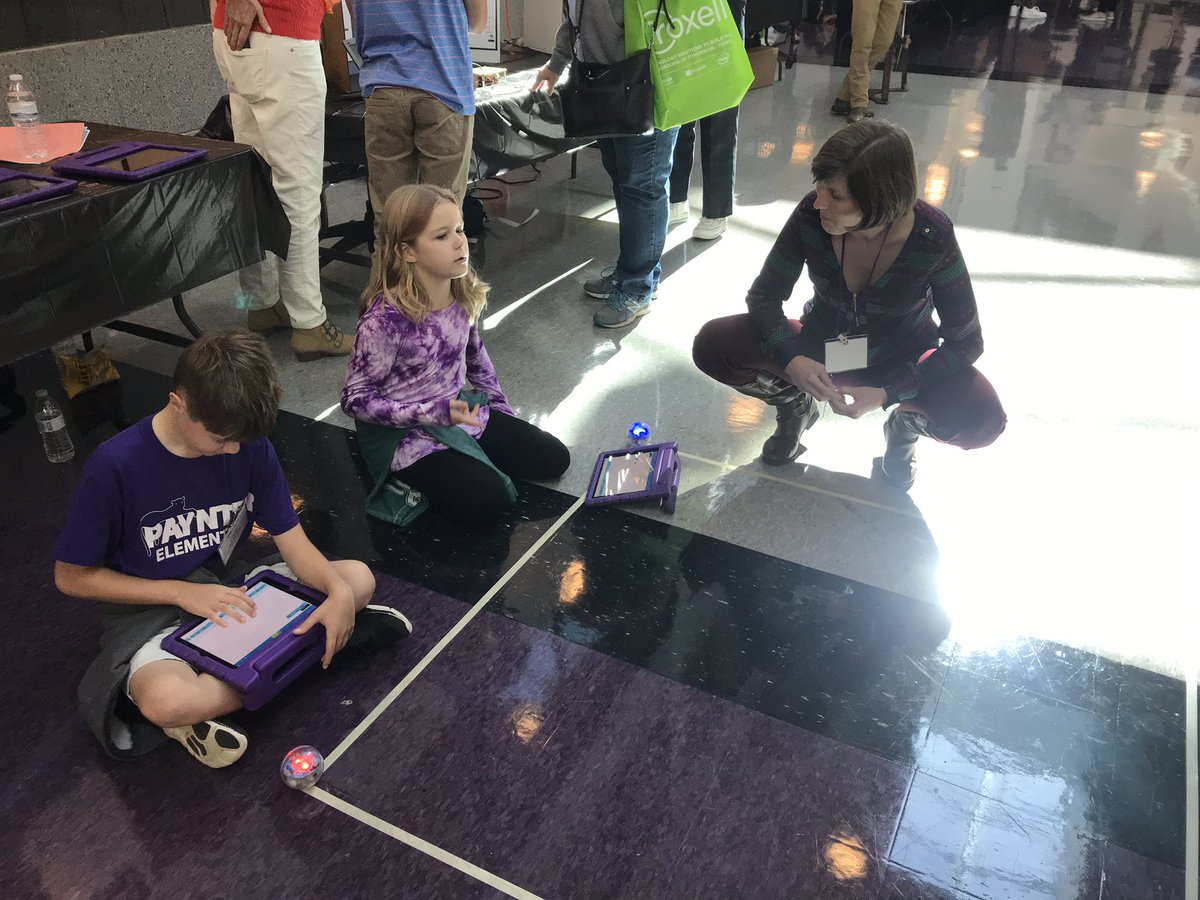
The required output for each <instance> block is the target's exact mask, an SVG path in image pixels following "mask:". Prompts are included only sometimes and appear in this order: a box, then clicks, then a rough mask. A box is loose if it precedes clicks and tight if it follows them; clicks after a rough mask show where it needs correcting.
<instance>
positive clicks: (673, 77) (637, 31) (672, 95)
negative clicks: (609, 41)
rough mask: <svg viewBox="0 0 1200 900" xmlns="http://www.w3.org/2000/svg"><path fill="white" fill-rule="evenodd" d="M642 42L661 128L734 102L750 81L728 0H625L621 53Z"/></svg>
mask: <svg viewBox="0 0 1200 900" xmlns="http://www.w3.org/2000/svg"><path fill="white" fill-rule="evenodd" d="M639 24H640V26H641V27H638V25H639ZM656 25H657V28H656V27H655V26H656ZM647 48H649V50H650V77H651V78H652V79H653V81H654V127H655V128H657V129H659V130H660V131H663V130H666V129H667V128H674V127H675V126H676V125H683V124H685V123H687V122H695V121H696V120H697V119H703V118H704V117H705V116H711V115H712V114H713V113H719V112H721V111H722V110H726V109H729V108H731V107H734V106H737V105H738V104H739V103H741V102H742V98H743V97H745V96H746V91H748V90H750V84H751V82H753V81H754V71H753V69H751V68H750V59H749V57H747V56H746V47H745V43H744V42H743V40H742V36H741V35H740V34H738V27H737V22H735V21H734V19H733V13H732V12H731V11H730V9H729V3H728V2H727V0H625V54H626V55H627V56H628V55H630V54H632V53H634V52H636V51H638V50H645V49H647Z"/></svg>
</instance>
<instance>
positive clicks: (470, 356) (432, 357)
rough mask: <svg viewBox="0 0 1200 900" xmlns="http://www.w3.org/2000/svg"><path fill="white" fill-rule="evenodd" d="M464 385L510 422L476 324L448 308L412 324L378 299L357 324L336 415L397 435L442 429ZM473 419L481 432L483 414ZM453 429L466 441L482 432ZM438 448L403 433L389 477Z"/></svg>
mask: <svg viewBox="0 0 1200 900" xmlns="http://www.w3.org/2000/svg"><path fill="white" fill-rule="evenodd" d="M468 381H469V382H470V383H471V385H473V386H474V387H475V389H476V390H480V391H485V392H486V393H487V394H488V395H489V396H490V397H491V398H492V399H491V404H490V406H491V408H492V409H498V410H500V411H501V412H503V413H508V414H509V415H513V411H512V407H511V406H509V405H508V398H507V397H505V396H504V391H502V390H500V383H499V382H498V381H497V380H496V369H495V367H494V366H492V360H491V358H490V357H489V356H488V353H487V350H486V349H484V346H483V338H482V337H481V336H480V334H479V325H478V324H475V325H472V324H471V323H470V322H469V321H468V319H467V312H466V310H464V309H463V308H462V307H461V306H459V305H458V304H457V303H451V304H450V305H449V306H447V307H446V308H445V309H441V310H438V311H437V312H433V313H430V314H429V315H428V316H427V317H426V318H425V321H424V322H422V323H421V324H419V325H418V324H417V323H416V322H413V321H412V320H411V319H409V318H408V316H406V315H404V313H402V312H400V310H398V309H397V308H396V307H395V306H393V305H392V304H391V303H389V302H387V300H385V299H384V298H383V297H382V295H381V296H380V297H378V298H376V300H375V302H374V303H372V304H371V307H370V308H369V309H368V310H367V311H366V312H365V313H363V316H362V318H361V319H359V321H358V334H357V335H356V336H355V338H354V352H353V353H351V354H350V365H349V368H348V370H347V372H346V385H345V387H343V388H342V409H343V410H345V412H346V415H348V416H350V417H351V418H354V419H361V420H362V421H364V422H375V423H376V424H379V425H393V426H396V427H397V428H411V427H412V426H414V425H449V424H450V401H451V400H453V399H454V398H455V397H457V396H458V392H459V391H460V390H462V388H463V387H464V385H465V384H466V383H467V382H468ZM478 419H479V421H480V422H481V423H482V424H483V426H484V427H485V428H486V427H487V421H488V407H486V406H485V407H482V408H481V409H480V410H479V415H478ZM459 427H460V428H462V429H463V430H464V431H466V432H467V434H469V435H471V437H473V438H478V437H479V435H480V434H481V433H482V432H483V428H474V427H471V426H467V425H460V426H459ZM444 449H446V448H445V447H444V446H443V445H442V444H440V443H438V442H437V441H435V440H434V439H433V438H431V437H430V436H429V435H427V434H426V433H425V432H424V431H420V430H416V431H410V432H409V433H408V434H407V435H405V436H404V439H403V440H401V441H400V444H399V446H398V447H396V455H395V456H394V457H392V471H393V472H397V471H399V470H400V469H403V468H405V467H406V466H411V465H412V464H413V463H415V462H416V461H417V460H418V459H420V458H421V457H423V456H428V455H429V454H430V453H434V452H436V451H438V450H444Z"/></svg>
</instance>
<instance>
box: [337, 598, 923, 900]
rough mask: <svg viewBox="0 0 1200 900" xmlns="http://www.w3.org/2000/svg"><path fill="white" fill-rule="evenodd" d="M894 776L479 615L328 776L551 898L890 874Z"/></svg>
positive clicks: (897, 779) (896, 801)
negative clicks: (834, 868) (855, 853)
mask: <svg viewBox="0 0 1200 900" xmlns="http://www.w3.org/2000/svg"><path fill="white" fill-rule="evenodd" d="M909 777H910V772H909V770H908V769H907V768H906V767H904V766H901V765H898V764H895V763H891V762H888V761H886V760H883V759H880V758H878V757H876V756H873V755H871V754H868V753H864V752H862V751H859V750H855V749H854V748H851V747H846V746H844V745H840V744H838V743H836V742H834V741H830V740H828V739H826V738H822V737H820V736H818V735H813V734H811V733H809V732H806V731H804V730H803V729H797V728H794V727H791V726H788V725H786V724H785V723H782V722H779V721H777V720H774V719H772V718H770V717H767V716H763V715H760V714H757V713H754V712H751V711H749V710H746V709H744V708H742V707H740V706H737V705H735V704H731V703H726V702H724V701H721V700H719V699H717V698H714V697H712V696H710V695H708V694H705V693H702V692H700V691H697V690H694V689H691V688H689V687H687V686H684V685H681V684H678V683H676V682H673V681H670V680H668V679H664V678H661V677H659V676H657V675H654V674H653V673H651V672H647V671H646V670H644V669H639V668H636V667H633V666H630V665H627V664H625V663H622V662H620V661H618V660H615V659H612V658H610V657H607V656H604V655H601V654H598V653H594V652H592V651H589V650H587V649H585V648H582V647H579V646H576V645H574V644H571V643H569V642H567V641H565V640H561V639H559V638H556V637H553V636H551V635H547V634H544V633H542V632H540V631H537V630H535V629H531V628H527V627H525V626H522V625H519V624H517V623H515V622H511V621H508V620H506V619H504V618H502V617H499V616H495V615H492V614H489V613H485V614H483V615H481V616H480V617H479V618H478V619H476V620H475V621H474V622H472V623H471V625H469V626H468V628H467V629H465V630H464V632H463V633H462V634H461V635H460V636H459V637H458V638H457V639H456V640H455V641H454V642H453V643H452V644H451V645H450V646H449V647H448V648H447V649H446V650H445V651H444V652H443V653H442V655H441V656H439V657H438V659H437V660H436V661H435V662H434V663H433V665H432V666H430V668H429V669H427V670H426V671H425V672H424V673H423V674H422V675H421V677H420V678H418V679H416V681H414V682H413V683H412V685H411V686H410V687H409V688H408V690H407V691H406V692H405V693H404V694H403V695H401V697H400V698H399V700H398V701H397V702H396V703H395V704H394V705H393V706H392V707H391V708H389V709H388V711H387V712H386V713H385V714H384V715H383V716H382V717H381V718H380V719H379V720H378V721H377V722H376V723H375V725H374V727H372V728H371V729H370V730H368V731H367V732H366V733H365V734H364V735H363V737H362V738H361V739H360V740H359V741H358V742H357V743H356V744H355V745H354V746H352V747H351V748H350V750H349V751H348V752H347V753H346V755H345V756H344V757H343V758H342V759H341V760H340V761H339V762H338V763H337V764H336V765H335V766H334V767H333V769H332V770H331V771H330V773H329V775H328V780H327V782H326V786H327V787H328V788H329V789H330V790H334V791H335V792H336V793H338V794H339V795H341V796H344V797H345V798H346V799H348V800H350V801H351V802H354V803H356V804H361V805H362V806H363V807H364V808H365V809H366V810H367V811H369V812H371V813H373V814H375V815H378V816H379V817H381V818H383V819H384V820H386V821H389V822H391V823H393V824H395V825H397V826H399V827H401V828H404V829H406V830H408V831H410V832H412V833H414V834H416V835H418V836H420V837H422V838H424V839H426V840H429V841H432V842H433V843H435V844H437V845H438V846H441V847H444V848H446V849H448V850H449V851H451V852H453V853H455V854H457V855H459V856H461V857H463V858H464V859H467V860H469V861H471V862H473V863H475V864H476V865H480V866H482V867H483V868H485V869H488V870H490V871H493V872H495V873H496V874H497V875H499V876H501V877H503V878H505V879H507V880H509V881H512V882H513V883H515V884H518V885H521V886H522V887H525V888H527V889H529V890H531V891H534V892H535V893H538V894H540V895H542V896H547V897H566V896H569V897H572V898H588V897H615V896H628V897H656V898H658V897H664V898H666V897H689V898H691V897H731V896H745V897H773V896H792V897H795V896H804V897H817V896H823V895H824V892H825V891H827V890H831V889H833V886H834V884H835V882H836V881H837V879H835V878H834V877H833V876H831V875H830V874H829V871H828V867H827V864H826V862H825V857H824V856H823V852H824V848H826V846H827V845H828V844H829V842H830V841H833V840H835V839H837V840H841V841H843V842H844V841H851V840H854V841H858V842H859V843H860V845H861V847H862V853H863V855H864V856H865V857H866V859H867V861H868V862H867V866H866V868H865V870H864V873H863V876H862V879H861V880H863V883H864V884H865V885H868V886H870V887H864V888H863V890H865V891H868V893H865V894H863V896H870V895H871V894H870V893H869V891H870V890H873V889H874V888H875V887H879V886H880V885H882V884H884V883H885V872H884V867H883V865H882V862H881V860H882V859H883V858H884V856H885V854H886V849H887V844H888V842H889V841H890V838H891V834H892V831H893V827H894V824H895V820H896V817H897V814H898V811H899V805H900V802H901V799H902V797H903V794H904V791H905V790H906V788H907V785H908V780H909Z"/></svg>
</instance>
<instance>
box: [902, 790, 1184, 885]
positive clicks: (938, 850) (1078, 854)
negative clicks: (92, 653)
mask: <svg viewBox="0 0 1200 900" xmlns="http://www.w3.org/2000/svg"><path fill="white" fill-rule="evenodd" d="M891 859H892V861H894V862H895V863H897V864H899V865H902V866H904V867H905V868H907V869H910V870H912V871H914V872H917V873H919V874H921V875H922V876H924V877H925V878H927V879H928V880H930V881H933V882H934V883H936V884H939V885H941V886H943V887H946V888H952V889H955V890H961V891H963V892H965V893H967V894H970V895H972V896H976V897H980V898H985V900H1001V898H1021V900H1036V898H1047V900H1049V898H1055V900H1057V898H1061V897H1072V898H1074V897H1080V898H1098V897H1100V896H1101V894H1100V889H1101V884H1102V883H1105V882H1107V880H1108V879H1109V878H1110V877H1111V876H1109V875H1108V874H1106V872H1107V869H1108V868H1109V866H1110V864H1111V867H1112V868H1114V869H1116V870H1119V871H1120V873H1121V874H1120V878H1121V879H1122V882H1121V883H1122V884H1125V885H1129V886H1130V887H1137V888H1138V889H1139V890H1151V889H1153V890H1156V891H1160V892H1162V893H1161V895H1162V896H1166V897H1174V896H1176V891H1177V888H1181V887H1182V872H1180V871H1179V870H1177V869H1173V868H1170V867H1167V866H1163V865H1161V864H1158V863H1155V862H1153V861H1151V860H1147V859H1145V858H1142V857H1138V856H1136V855H1135V854H1130V853H1127V852H1125V851H1120V853H1119V854H1114V853H1112V852H1111V848H1109V847H1107V846H1106V845H1105V844H1104V843H1103V842H1098V841H1095V840H1092V839H1090V838H1087V837H1084V836H1082V835H1081V834H1080V833H1079V831H1078V830H1077V829H1076V827H1075V823H1074V822H1071V821H1064V820H1063V819H1039V818H1035V817H1032V816H1027V815H1024V814H1022V813H1021V812H1019V811H1014V810H1013V809H1012V808H1010V807H1008V806H1007V805H1005V804H1002V803H998V802H996V801H995V800H991V799H988V798H987V797H984V796H982V795H981V794H979V793H975V792H972V791H967V790H964V789H962V788H959V787H956V786H954V785H951V784H948V783H947V782H945V781H941V780H939V779H936V778H931V777H930V776H928V775H924V774H921V773H918V774H917V777H916V778H915V779H914V781H913V785H912V790H911V791H910V792H909V795H908V798H907V800H906V802H905V807H904V814H903V816H902V818H901V820H900V827H899V829H898V831H897V833H896V839H895V843H894V845H893V847H892V852H891ZM1103 896H1104V897H1107V898H1115V897H1117V896H1121V897H1128V898H1129V900H1134V898H1135V897H1143V896H1151V897H1152V896H1155V894H1154V893H1153V892H1151V893H1148V894H1132V895H1128V894H1117V893H1110V892H1109V890H1108V889H1106V892H1105V893H1104V895H1103ZM1180 896H1181V894H1180Z"/></svg>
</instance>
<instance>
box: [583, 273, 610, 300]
mask: <svg viewBox="0 0 1200 900" xmlns="http://www.w3.org/2000/svg"><path fill="white" fill-rule="evenodd" d="M616 274H617V267H616V266H613V267H612V268H611V269H602V270H601V271H600V274H599V276H597V277H596V278H589V279H588V280H587V281H585V282H584V283H583V292H584V293H585V294H587V295H588V296H589V297H595V298H596V299H597V300H607V299H608V295H609V294H611V293H612V292H613V291H615V290H616V289H617V282H616V280H615V279H614V278H613V276H614V275H616Z"/></svg>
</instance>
